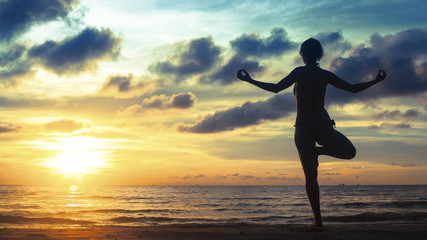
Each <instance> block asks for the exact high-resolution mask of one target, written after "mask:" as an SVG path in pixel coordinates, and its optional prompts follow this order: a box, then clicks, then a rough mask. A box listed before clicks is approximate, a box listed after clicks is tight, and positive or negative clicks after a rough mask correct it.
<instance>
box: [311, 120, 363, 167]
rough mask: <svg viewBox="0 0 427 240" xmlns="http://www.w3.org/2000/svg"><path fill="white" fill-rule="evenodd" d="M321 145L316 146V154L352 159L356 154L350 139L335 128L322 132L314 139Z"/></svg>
mask: <svg viewBox="0 0 427 240" xmlns="http://www.w3.org/2000/svg"><path fill="white" fill-rule="evenodd" d="M316 140H317V142H318V143H319V144H320V145H322V146H321V147H316V153H317V155H327V156H331V157H336V158H341V159H352V158H354V157H355V156H356V148H355V147H354V145H353V144H352V143H351V141H350V140H349V139H348V138H347V137H346V136H344V135H343V134H341V133H340V132H338V131H337V130H335V129H333V128H332V129H331V130H330V131H325V132H322V134H321V136H320V137H318V139H316Z"/></svg>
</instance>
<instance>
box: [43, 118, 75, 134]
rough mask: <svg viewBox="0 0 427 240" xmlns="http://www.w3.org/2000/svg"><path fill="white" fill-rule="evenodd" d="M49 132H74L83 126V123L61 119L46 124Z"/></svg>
mask: <svg viewBox="0 0 427 240" xmlns="http://www.w3.org/2000/svg"><path fill="white" fill-rule="evenodd" d="M45 128H46V130H47V131H49V132H61V133H72V132H74V131H76V130H79V129H81V128H83V123H81V122H77V121H74V120H68V119H60V120H55V121H52V122H49V123H46V124H45Z"/></svg>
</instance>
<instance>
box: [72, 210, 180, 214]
mask: <svg viewBox="0 0 427 240" xmlns="http://www.w3.org/2000/svg"><path fill="white" fill-rule="evenodd" d="M79 212H81V213H126V214H129V213H178V212H182V210H179V209H138V210H129V209H96V210H83V211H79Z"/></svg>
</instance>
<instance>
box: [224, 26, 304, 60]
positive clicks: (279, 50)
mask: <svg viewBox="0 0 427 240" xmlns="http://www.w3.org/2000/svg"><path fill="white" fill-rule="evenodd" d="M230 44H231V47H232V49H234V50H235V51H236V53H237V55H239V56H241V57H248V56H252V57H271V56H281V55H282V54H283V53H284V52H286V51H289V50H292V49H295V48H296V47H297V44H296V43H294V42H292V41H290V40H289V39H288V34H287V32H286V31H285V29H283V28H274V29H273V30H271V33H270V36H269V37H267V38H264V39H262V38H260V36H259V35H256V34H254V33H252V34H243V35H241V36H240V37H238V38H236V39H234V40H232V41H231V42H230Z"/></svg>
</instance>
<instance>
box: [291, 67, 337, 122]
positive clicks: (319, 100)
mask: <svg viewBox="0 0 427 240" xmlns="http://www.w3.org/2000/svg"><path fill="white" fill-rule="evenodd" d="M326 73H327V71H325V70H323V69H321V68H319V67H314V66H313V67H312V66H305V67H300V68H298V71H297V79H296V82H295V86H294V94H295V97H296V102H297V118H296V122H297V123H303V122H304V123H310V122H313V123H314V122H330V121H331V119H330V117H329V114H328V112H327V111H326V109H325V104H324V103H325V93H326V86H327V74H326Z"/></svg>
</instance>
